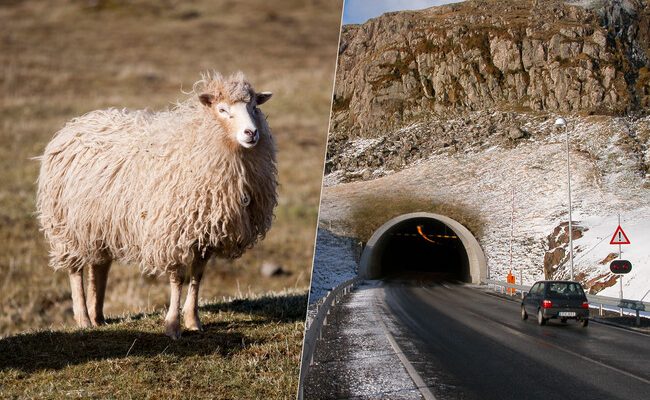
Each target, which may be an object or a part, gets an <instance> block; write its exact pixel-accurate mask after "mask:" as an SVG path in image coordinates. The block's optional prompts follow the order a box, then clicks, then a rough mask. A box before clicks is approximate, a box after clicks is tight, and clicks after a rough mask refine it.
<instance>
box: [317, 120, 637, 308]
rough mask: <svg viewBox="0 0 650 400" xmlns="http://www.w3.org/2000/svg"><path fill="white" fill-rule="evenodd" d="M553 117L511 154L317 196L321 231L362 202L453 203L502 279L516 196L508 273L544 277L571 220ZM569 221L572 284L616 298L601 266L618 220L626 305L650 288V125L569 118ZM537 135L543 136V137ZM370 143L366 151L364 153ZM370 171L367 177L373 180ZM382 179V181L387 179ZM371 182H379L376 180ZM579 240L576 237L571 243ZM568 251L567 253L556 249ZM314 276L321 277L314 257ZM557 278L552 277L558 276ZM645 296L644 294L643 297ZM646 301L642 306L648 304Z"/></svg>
mask: <svg viewBox="0 0 650 400" xmlns="http://www.w3.org/2000/svg"><path fill="white" fill-rule="evenodd" d="M554 117H555V116H552V115H548V116H546V117H545V118H544V119H543V120H542V121H539V120H535V121H534V122H531V124H530V125H529V126H523V127H522V129H524V130H525V131H528V132H531V134H530V136H529V139H522V140H520V141H518V144H517V145H516V146H501V145H494V146H491V147H489V148H475V149H472V148H471V147H470V148H468V149H467V150H465V151H464V152H462V153H461V152H456V153H453V154H450V153H446V152H445V151H444V150H443V151H440V152H437V153H436V154H433V155H432V156H430V157H429V158H428V159H426V160H421V161H420V162H419V163H418V164H417V165H411V166H409V167H407V168H406V169H403V170H401V171H399V172H395V173H390V172H388V173H387V175H385V176H382V177H380V178H377V179H373V180H369V181H358V182H352V183H338V184H337V183H336V179H335V177H330V179H329V180H328V181H327V182H329V183H330V186H329V187H326V188H325V189H324V192H323V199H322V204H321V226H327V224H330V225H332V226H335V227H338V228H337V230H336V231H337V233H341V234H349V233H350V232H349V231H347V229H346V226H345V223H346V219H347V218H348V217H349V215H350V211H351V209H352V207H353V205H354V202H355V201H361V200H362V199H363V197H364V196H365V195H366V194H367V193H374V194H375V195H382V194H384V195H389V194H393V193H396V192H400V193H402V194H404V195H409V194H412V195H413V196H418V197H422V196H425V197H427V198H430V199H431V200H432V201H433V202H435V203H438V204H439V203H449V204H459V205H462V206H463V207H464V208H467V209H471V210H473V211H476V212H478V213H479V214H480V215H481V217H482V220H483V224H484V226H483V229H482V230H481V231H482V232H481V233H480V234H479V235H478V240H479V242H480V243H481V245H482V247H483V249H484V251H485V254H486V256H487V259H488V265H489V268H490V274H491V276H492V277H494V278H504V277H505V275H506V274H507V273H508V270H509V260H510V258H509V239H510V226H511V223H510V221H511V213H512V206H513V204H512V190H513V189H514V192H515V196H514V221H515V224H514V241H513V253H514V262H513V266H512V267H513V272H514V273H515V275H516V276H517V277H518V276H519V275H520V273H521V275H522V276H523V280H524V283H532V282H533V281H535V280H537V279H541V278H543V277H544V258H545V255H546V254H547V252H549V251H550V250H552V249H550V248H549V236H550V235H552V234H553V231H554V230H555V229H556V228H557V227H558V226H559V225H560V224H561V223H563V222H564V223H566V221H567V220H568V192H567V166H566V141H565V136H564V133H563V132H557V131H555V130H554V129H553V122H554V119H555V118H554ZM569 121H570V132H569V133H570V137H571V174H572V180H571V184H572V199H573V221H574V224H575V225H576V226H577V227H578V228H579V229H580V230H581V233H582V236H581V237H579V238H577V239H575V240H574V249H575V269H576V276H577V277H578V279H580V280H581V281H582V282H583V283H585V285H587V286H594V291H595V290H600V289H602V287H604V286H607V285H613V286H609V287H607V288H605V289H604V290H602V291H600V294H604V295H612V296H617V295H618V285H616V284H615V283H616V281H615V278H613V277H612V276H611V274H610V273H609V262H603V260H605V259H606V258H607V257H608V256H610V254H611V253H613V252H617V251H618V247H617V246H612V245H610V244H609V239H610V238H611V236H612V234H613V233H614V230H615V228H616V226H617V214H619V213H620V215H621V223H622V226H623V228H624V229H625V231H626V233H627V234H628V236H629V238H630V240H631V241H632V244H631V245H627V246H623V252H624V253H623V256H624V258H626V259H628V260H630V261H631V262H632V264H633V265H634V268H633V271H632V273H630V274H629V275H627V276H626V278H625V279H624V295H625V297H626V298H637V299H638V298H640V297H642V296H643V295H644V294H645V293H646V291H647V290H648V289H650V245H649V244H648V243H649V242H648V239H650V188H649V186H650V185H648V178H647V177H646V176H645V172H642V171H644V168H645V165H646V164H647V161H648V160H649V159H650V154H649V153H648V148H647V134H646V133H647V132H646V131H644V132H646V133H644V134H643V135H645V136H643V137H642V138H640V139H639V135H638V133H637V131H638V130H639V129H641V130H643V129H647V127H648V125H649V124H650V118H648V117H646V118H645V119H642V120H637V121H635V122H634V123H633V124H630V121H629V120H627V119H624V118H613V117H606V116H593V117H578V116H574V117H571V118H569ZM542 133H543V134H542ZM372 144H374V143H364V145H365V146H367V145H372ZM374 172H375V171H369V173H370V176H373V174H374ZM382 174H386V172H385V171H383V172H382ZM374 175H376V174H374ZM577 236H578V235H576V237H577ZM561 247H563V248H565V249H566V244H561ZM316 259H317V260H316V261H317V264H316V265H315V268H314V274H318V273H319V271H318V269H319V264H318V254H317V257H316ZM567 260H568V256H566V255H565V256H564V257H560V260H559V263H558V264H559V265H555V266H554V268H553V269H552V270H554V272H552V275H553V277H568V276H569V275H568V274H569V272H568V271H569V267H568V262H567ZM555 269H556V270H555ZM649 296H650V295H649ZM646 299H647V298H646Z"/></svg>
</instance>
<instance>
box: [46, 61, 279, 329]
mask: <svg viewBox="0 0 650 400" xmlns="http://www.w3.org/2000/svg"><path fill="white" fill-rule="evenodd" d="M271 95H272V94H271V93H270V92H259V93H258V92H255V91H254V90H253V87H252V86H251V84H250V83H249V82H248V81H247V80H246V78H245V77H244V75H243V74H242V73H241V72H239V73H236V74H234V75H231V76H230V77H228V78H226V77H224V76H222V75H220V74H219V73H217V72H212V73H206V74H203V75H202V76H201V79H200V80H199V81H197V82H196V83H195V84H194V86H193V88H192V91H191V92H190V93H189V97H188V98H186V99H185V100H184V101H182V102H177V103H176V104H175V105H174V106H173V107H172V108H171V109H169V110H167V111H161V112H150V111H145V110H137V111H129V110H126V109H122V110H118V109H115V108H110V109H106V110H97V111H92V112H90V113H88V114H85V115H83V116H81V117H78V118H74V119H72V120H71V121H69V122H68V123H67V124H66V125H65V126H64V127H63V128H62V129H61V130H60V131H58V132H57V133H56V134H55V135H54V137H53V139H52V140H51V141H50V142H49V144H48V145H47V146H46V148H45V152H44V154H43V155H42V156H41V157H38V159H39V160H40V162H41V167H40V173H39V177H38V191H37V216H38V220H39V223H40V227H41V230H42V231H43V233H44V235H45V238H46V239H47V241H48V242H49V244H50V254H49V255H50V266H51V267H52V268H53V269H54V270H67V272H68V274H69V279H70V287H71V292H72V302H73V313H74V318H75V320H76V322H77V324H78V325H79V326H80V327H82V328H86V327H90V326H97V325H101V324H104V323H105V319H104V314H103V302H104V293H105V290H106V282H107V276H108V271H109V268H110V265H111V262H112V261H113V260H117V261H120V262H124V263H133V264H138V265H139V266H140V268H141V270H142V272H143V273H150V274H167V275H168V276H169V283H170V287H171V296H170V304H169V310H168V311H167V314H166V316H165V334H166V335H167V336H170V337H171V338H173V339H178V338H179V337H180V335H181V328H180V313H179V309H180V305H181V304H180V301H181V294H182V284H183V281H184V279H185V276H186V274H188V276H189V286H188V291H187V297H186V300H185V303H184V305H183V308H182V313H183V323H184V327H185V329H186V330H198V331H201V330H202V325H201V322H200V319H199V316H198V293H199V286H200V283H201V277H202V275H203V271H204V267H205V265H206V262H207V261H208V259H209V258H210V257H211V256H218V257H223V258H231V259H234V258H237V257H240V256H241V255H242V253H243V252H244V251H245V250H246V249H248V248H250V247H252V246H253V245H254V244H255V243H256V242H258V241H259V240H261V239H263V238H264V236H265V235H266V233H267V231H268V230H269V229H270V227H271V222H272V219H273V210H274V208H275V206H276V205H277V184H278V182H277V164H276V148H275V143H274V140H273V138H272V135H271V131H270V128H269V126H268V124H267V121H266V116H265V115H264V114H263V113H262V112H261V111H260V110H259V108H258V106H259V105H261V104H264V103H265V102H267V101H268V100H269V99H270V98H271ZM85 266H88V268H89V271H88V281H89V282H88V290H87V294H88V305H86V296H85V293H84V282H83V269H84V267H85Z"/></svg>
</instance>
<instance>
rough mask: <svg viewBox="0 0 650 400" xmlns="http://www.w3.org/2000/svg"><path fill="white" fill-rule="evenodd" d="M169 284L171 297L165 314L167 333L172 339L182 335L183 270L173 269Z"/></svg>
mask: <svg viewBox="0 0 650 400" xmlns="http://www.w3.org/2000/svg"><path fill="white" fill-rule="evenodd" d="M169 286H170V288H171V297H170V300H169V310H168V311H167V315H166V316H165V335H167V336H169V337H170V338H172V339H178V338H180V337H181V324H180V313H179V311H180V308H181V292H182V290H183V272H182V271H180V270H178V271H173V272H171V273H170V274H169Z"/></svg>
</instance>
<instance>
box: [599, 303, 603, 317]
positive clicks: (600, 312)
mask: <svg viewBox="0 0 650 400" xmlns="http://www.w3.org/2000/svg"><path fill="white" fill-rule="evenodd" d="M598 311H599V314H600V316H601V317H602V316H603V305H602V303H601V304H600V305H599V307H598Z"/></svg>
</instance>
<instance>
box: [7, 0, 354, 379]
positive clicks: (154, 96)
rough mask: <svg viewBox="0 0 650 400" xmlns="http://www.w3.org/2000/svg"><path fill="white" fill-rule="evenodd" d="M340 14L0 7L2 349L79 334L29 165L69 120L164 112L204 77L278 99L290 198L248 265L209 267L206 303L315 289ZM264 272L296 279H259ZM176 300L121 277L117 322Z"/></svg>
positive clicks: (248, 5)
mask: <svg viewBox="0 0 650 400" xmlns="http://www.w3.org/2000/svg"><path fill="white" fill-rule="evenodd" d="M340 10H341V4H340V2H337V1H333V2H331V1H307V0H289V1H283V2H277V3H273V4H267V2H265V1H262V0H242V1H229V0H224V1H209V0H192V1H175V0H167V1H164V2H159V1H153V0H134V1H127V0H96V1H65V0H55V1H48V2H36V1H12V2H3V4H2V5H0V25H1V26H2V30H1V31H0V35H1V40H0V63H1V64H2V66H3V67H2V74H0V121H2V122H1V123H0V182H1V184H0V337H2V336H6V335H9V334H13V333H16V332H21V331H24V330H27V329H36V328H47V327H51V326H54V327H56V328H57V329H58V328H59V327H61V326H69V325H70V324H71V322H72V310H71V301H70V292H69V288H68V283H67V276H66V275H65V274H64V273H53V272H52V271H51V270H49V269H48V267H47V247H46V244H45V243H44V241H43V238H42V235H41V233H40V232H39V231H38V227H37V224H36V220H35V218H34V215H33V212H34V200H35V180H36V176H37V172H38V163H37V162H36V161H33V160H31V157H34V156H37V155H39V154H41V153H42V151H43V149H44V147H45V144H46V143H47V142H48V141H49V139H50V138H51V137H52V135H53V134H54V133H55V132H56V131H57V130H58V129H60V128H61V127H62V126H63V124H64V123H65V122H66V121H67V120H69V119H70V118H72V117H75V116H78V115H81V114H83V113H86V112H88V111H91V110H93V109H98V108H106V107H128V108H145V107H146V108H150V109H154V110H157V109H164V108H166V107H168V106H169V105H170V103H172V102H174V101H175V100H177V99H179V98H182V97H183V94H182V93H181V88H185V89H187V88H189V87H191V85H192V83H193V82H194V81H195V80H197V79H198V77H199V73H200V72H201V71H205V70H208V69H216V70H219V71H221V72H223V73H230V72H233V71H236V70H243V71H244V72H245V73H246V74H247V75H248V77H249V79H250V80H251V81H252V82H253V84H254V86H255V87H256V89H258V90H270V91H273V92H274V97H273V99H272V100H271V101H270V102H269V103H268V104H265V105H264V106H263V109H264V111H265V112H266V113H267V114H268V115H269V122H270V125H271V128H272V130H273V134H274V137H275V138H276V140H277V143H278V148H279V169H280V179H279V180H280V184H281V186H280V189H279V190H280V200H279V203H280V204H279V206H278V208H277V209H276V216H277V218H276V220H275V222H274V226H273V228H272V229H271V231H270V233H269V234H268V236H267V238H266V240H265V241H264V242H262V243H261V245H258V246H257V247H256V248H255V249H253V250H252V251H249V252H248V253H247V254H245V255H244V257H243V258H241V259H240V260H237V261H234V262H232V261H225V260H215V261H214V262H213V263H211V264H210V265H209V267H208V269H207V271H206V275H205V278H204V282H205V284H204V285H202V288H201V289H202V293H201V295H202V297H203V298H220V297H222V296H231V295H237V294H238V293H248V292H253V293H260V292H266V291H270V290H271V291H277V290H281V289H283V288H301V289H306V288H307V286H308V284H309V275H310V268H311V257H312V248H313V240H314V234H315V225H316V215H317V210H318V197H319V191H320V183H321V176H322V166H323V156H324V145H325V140H326V134H327V132H326V131H327V123H328V115H329V106H330V97H331V87H332V78H333V74H334V66H335V57H336V46H337V37H338V31H339V19H340ZM265 260H269V261H273V262H276V263H279V264H281V265H283V266H284V268H285V270H287V271H288V272H289V273H288V274H285V275H282V276H279V277H275V278H263V277H261V275H260V274H259V272H258V268H259V266H260V265H261V263H262V262H263V261H265ZM167 299H168V288H167V284H166V283H165V279H164V278H159V277H158V278H157V277H146V276H142V275H141V274H140V272H139V271H138V270H137V268H136V267H135V266H130V265H117V264H116V265H114V266H113V268H112V270H111V273H110V275H109V286H108V292H107V304H106V312H107V313H108V314H109V315H119V314H122V313H125V312H129V313H138V312H143V311H146V312H151V311H153V310H155V309H159V308H160V307H162V306H164V305H165V304H166V302H167ZM112 329H113V328H110V327H109V328H107V331H101V332H110V331H111V330H112ZM80 335H82V334H80ZM84 335H85V334H84ZM161 340H162V339H161ZM116 368H118V367H116Z"/></svg>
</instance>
